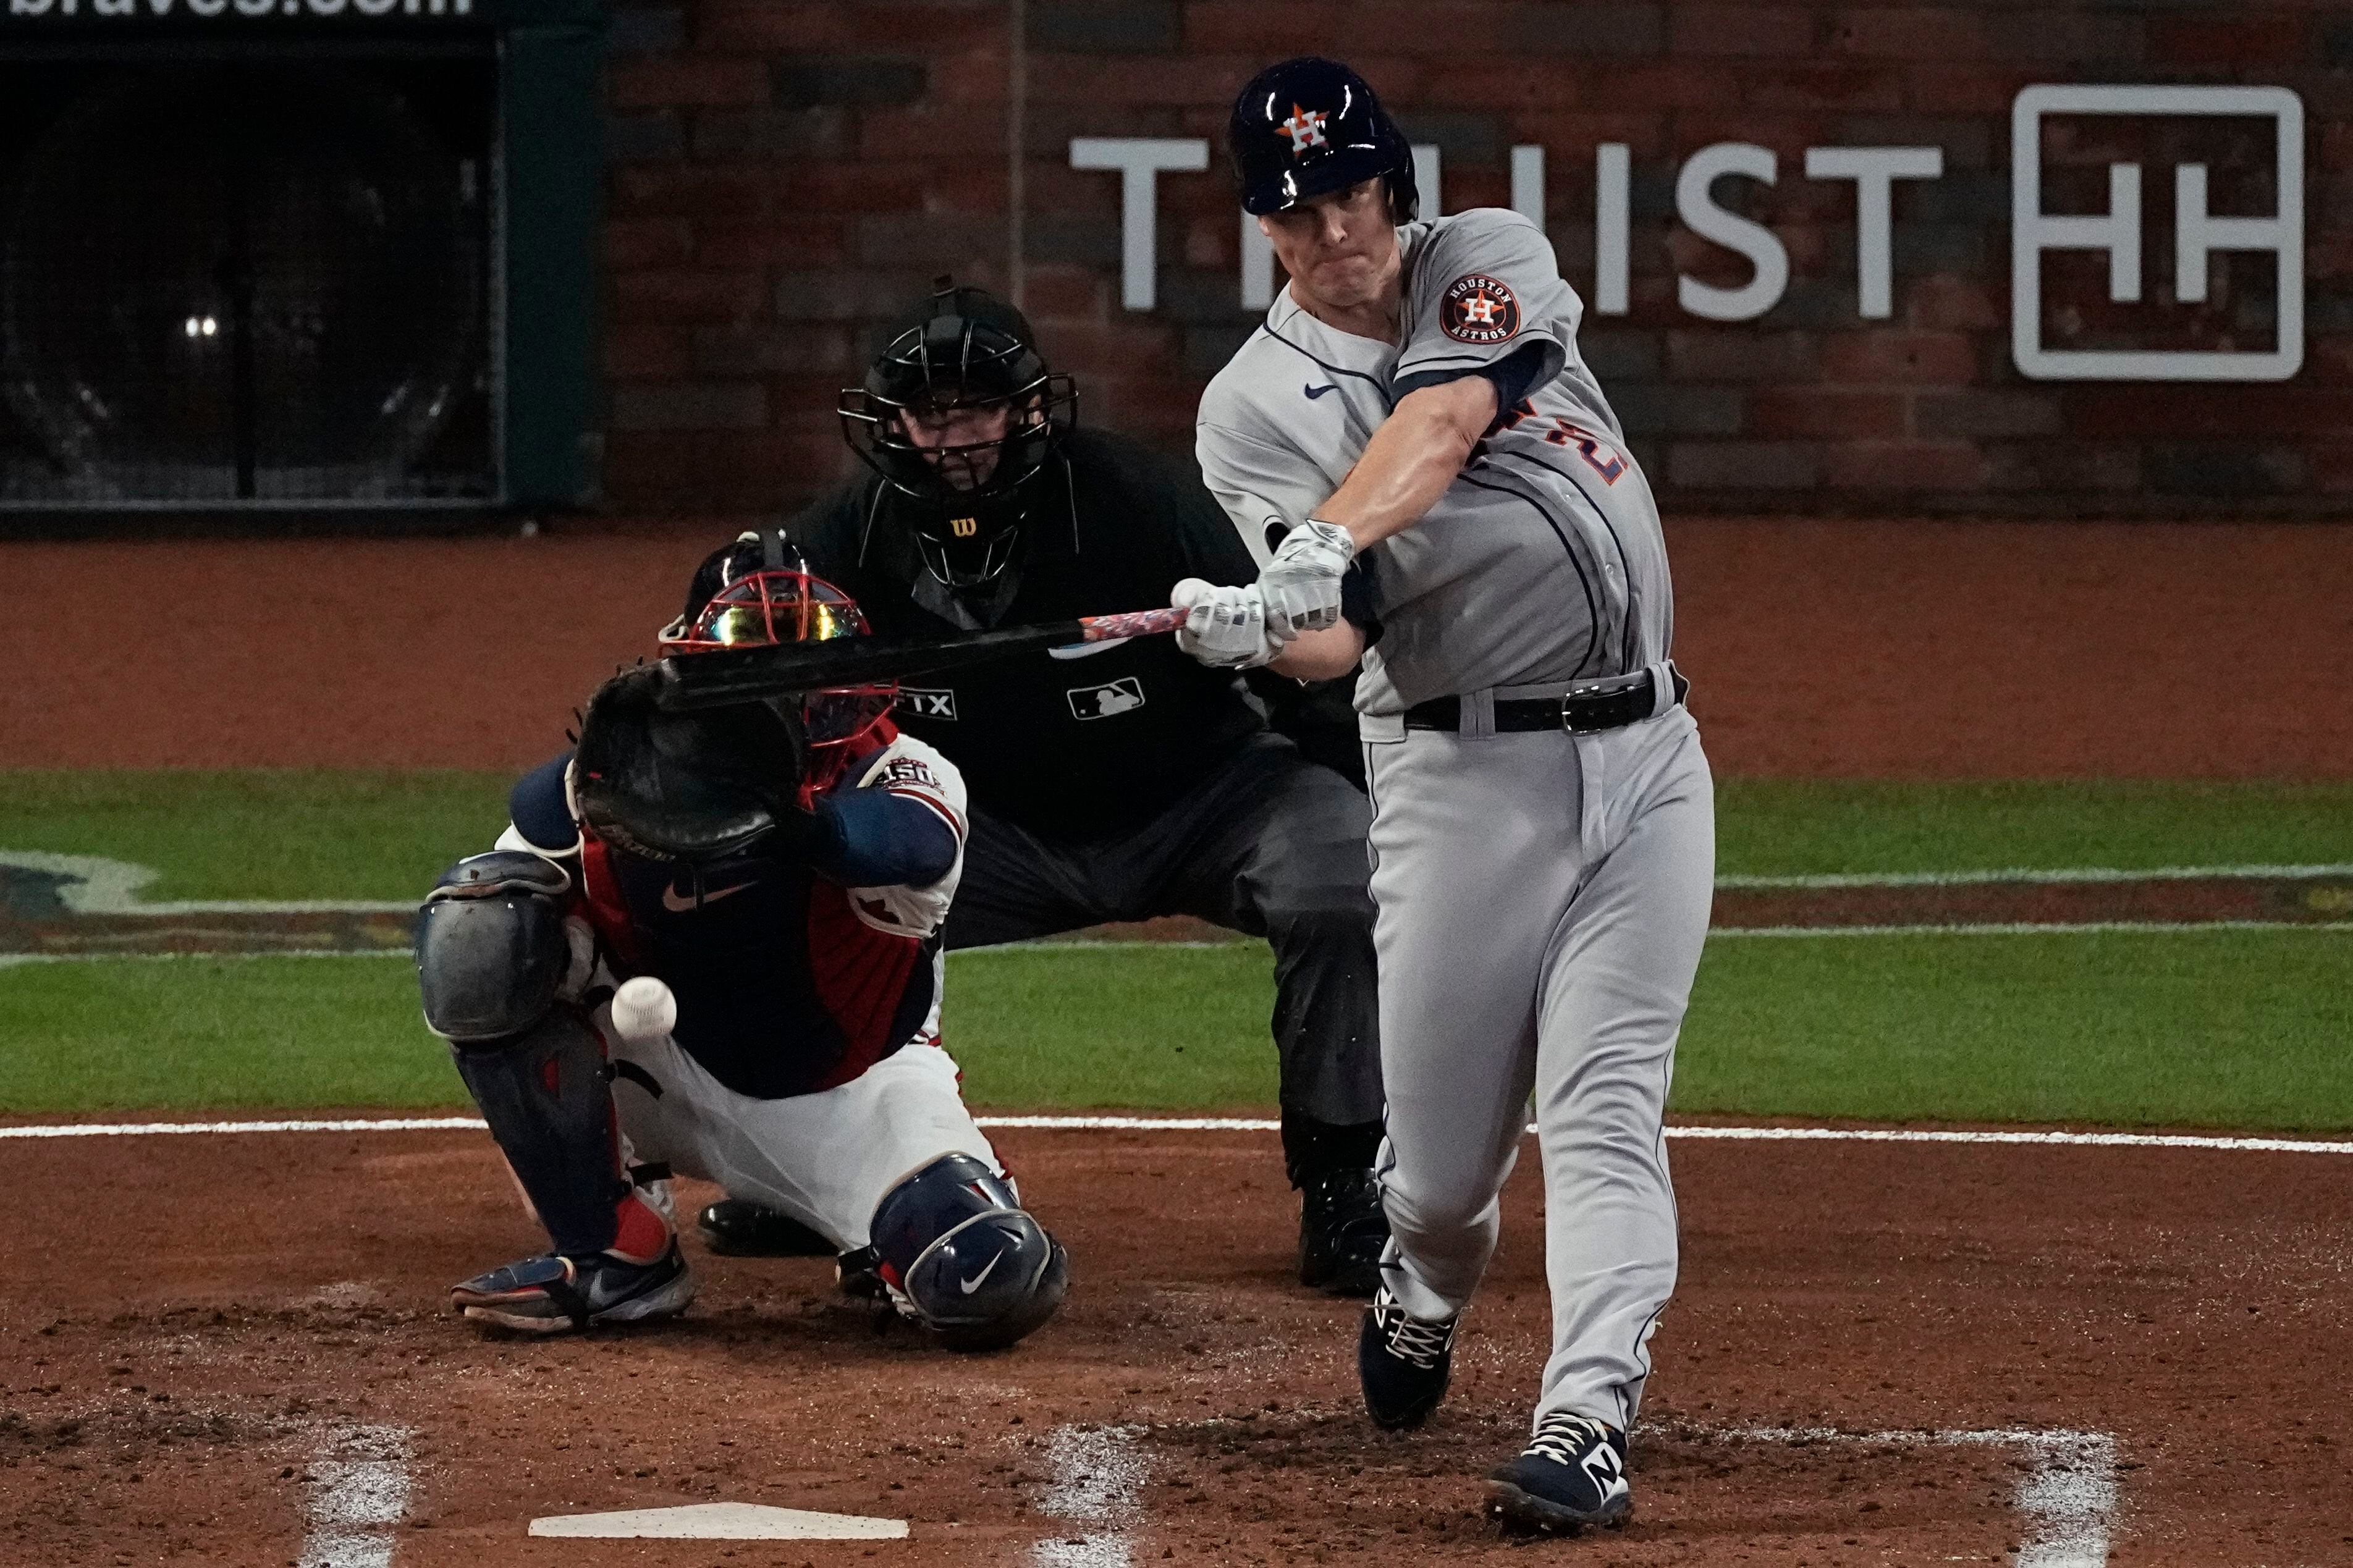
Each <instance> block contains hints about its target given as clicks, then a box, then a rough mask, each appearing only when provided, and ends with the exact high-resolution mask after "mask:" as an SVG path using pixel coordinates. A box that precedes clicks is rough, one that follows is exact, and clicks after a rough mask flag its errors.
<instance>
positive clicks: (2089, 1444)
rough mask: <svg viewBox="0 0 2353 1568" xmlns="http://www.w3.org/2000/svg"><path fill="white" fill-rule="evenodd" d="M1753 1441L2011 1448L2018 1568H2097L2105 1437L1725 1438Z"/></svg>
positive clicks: (1825, 1432)
mask: <svg viewBox="0 0 2353 1568" xmlns="http://www.w3.org/2000/svg"><path fill="white" fill-rule="evenodd" d="M1725 1436H1728V1437H1734V1438H1742V1439H1746V1440H1747V1441H1749V1442H1753V1443H1857V1444H1864V1445H1868V1446H1871V1447H1893V1446H1897V1445H1908V1444H1922V1443H1936V1444H1948V1445H1969V1446H1978V1445H1984V1446H1991V1447H2005V1448H2016V1449H2018V1450H2020V1451H2021V1452H2022V1453H2023V1454H2024V1455H2025V1456H2026V1461H2027V1468H2026V1474H2025V1476H2024V1477H2023V1478H2021V1479H2020V1481H2019V1483H2018V1491H2017V1493H2016V1495H2015V1502H2016V1505H2017V1508H2018V1511H2019V1512H2020V1513H2021V1514H2023V1515H2025V1516H2026V1521H2027V1529H2028V1531H2029V1537H2028V1540H2027V1542H2026V1544H2025V1545H2024V1546H2022V1547H2021V1548H2020V1549H2019V1553H2018V1568H2105V1565H2106V1563H2107V1561H2108V1532H2109V1530H2110V1527H2111V1525H2112V1523H2113V1521H2114V1520H2115V1518H2116V1438H2115V1437H2114V1436H2111V1435H2109V1434H2108V1433H2105V1432H2073V1431H2068V1430H2065V1429H2063V1428H2061V1429H2056V1430H2045V1431H2037V1430H2033V1429H2031V1428H1995V1429H1991V1430H1982V1431H1972V1430H1949V1431H1942V1432H1841V1431H1837V1430H1835V1429H1833V1428H1831V1427H1827V1426H1823V1427H1804V1426H1798V1427H1792V1426H1761V1427H1752V1428H1749V1429H1747V1430H1745V1431H1735V1432H1728V1433H1726V1434H1725Z"/></svg>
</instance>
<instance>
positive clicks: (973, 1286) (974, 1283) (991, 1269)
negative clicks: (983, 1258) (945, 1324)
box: [956, 1252, 1005, 1296]
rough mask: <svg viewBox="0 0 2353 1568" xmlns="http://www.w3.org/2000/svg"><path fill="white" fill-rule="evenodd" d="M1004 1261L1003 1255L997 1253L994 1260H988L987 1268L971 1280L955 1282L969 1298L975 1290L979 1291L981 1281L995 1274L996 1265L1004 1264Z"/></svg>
mask: <svg viewBox="0 0 2353 1568" xmlns="http://www.w3.org/2000/svg"><path fill="white" fill-rule="evenodd" d="M1004 1261H1005V1254H1003V1253H1001V1252H1000V1253H998V1254H997V1256H996V1257H994V1258H990V1259H989V1260H988V1267H987V1268H984V1269H982V1270H981V1271H980V1272H979V1273H977V1274H976V1275H974V1276H973V1277H972V1278H971V1279H959V1280H957V1281H956V1283H957V1284H958V1285H959V1286H961V1287H963V1289H964V1293H965V1295H967V1296H969V1295H971V1294H972V1293H973V1292H974V1291H975V1290H977V1289H980V1285H981V1281H982V1280H984V1279H987V1278H988V1277H989V1276H990V1275H991V1274H993V1273H995V1272H996V1271H997V1265H998V1264H1000V1263H1002V1262H1004Z"/></svg>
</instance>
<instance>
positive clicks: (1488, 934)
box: [1364, 693, 1715, 1429]
mask: <svg viewBox="0 0 2353 1568" xmlns="http://www.w3.org/2000/svg"><path fill="white" fill-rule="evenodd" d="M1489 695H1490V694H1485V693H1477V694H1472V696H1471V697H1467V698H1466V699H1465V700H1464V711H1465V715H1466V717H1465V723H1464V731H1463V732H1462V733H1459V734H1458V733H1453V732H1449V731H1426V730H1414V731H1407V730H1404V729H1403V728H1402V726H1401V724H1400V723H1399V721H1395V720H1390V721H1386V724H1385V722H1384V721H1378V720H1373V719H1367V720H1366V721H1365V726H1364V728H1365V734H1366V758H1367V762H1368V767H1367V773H1368V774H1369V776H1370V781H1371V786H1372V798H1373V808H1374V817H1373V826H1372V844H1373V849H1374V870H1373V884H1372V886H1373V900H1374V902H1375V905H1376V906H1377V910H1378V916H1377V921H1376V924H1375V928H1374V940H1375V945H1376V948H1377V952H1378V953H1379V958H1380V972H1381V1071H1382V1077H1383V1079H1384V1080H1385V1082H1386V1084H1387V1086H1388V1129H1387V1131H1388V1137H1387V1139H1386V1141H1385V1142H1384V1143H1383V1146H1382V1151H1381V1155H1380V1161H1379V1163H1378V1166H1377V1169H1378V1171H1379V1173H1380V1177H1381V1184H1382V1196H1383V1203H1384V1205H1385V1206H1386V1207H1387V1209H1388V1218H1389V1226H1390V1229H1391V1231H1392V1233H1393V1239H1392V1241H1391V1243H1390V1247H1389V1251H1388V1258H1387V1261H1386V1264H1385V1267H1384V1269H1383V1275H1384V1278H1385V1279H1386V1281H1387V1283H1388V1288H1389V1289H1390V1290H1391V1291H1392V1292H1393V1293H1394V1294H1395V1295H1396V1297H1397V1299H1398V1303H1399V1304H1400V1305H1401V1306H1403V1307H1404V1308H1405V1310H1407V1311H1409V1312H1410V1313H1412V1314H1413V1315H1414V1316H1416V1317H1419V1318H1430V1319H1438V1318H1445V1317H1449V1316H1451V1315H1452V1314H1454V1313H1456V1312H1459V1311H1461V1310H1462V1309H1463V1307H1464V1306H1465V1305H1466V1304H1468V1302H1469V1301H1470V1300H1471V1297H1472V1292H1473V1291H1474V1290H1475V1289H1477V1288H1478V1284H1479V1279H1480V1276H1481V1275H1482V1274H1483V1273H1484V1272H1485V1270H1486V1268H1487V1261H1488V1259H1489V1258H1491V1257H1493V1253H1494V1249H1495V1237H1496V1229H1497V1219H1498V1214H1499V1206H1500V1205H1499V1204H1498V1201H1497V1194H1499V1193H1500V1192H1501V1191H1502V1189H1503V1185H1504V1178H1505V1177H1506V1176H1508V1175H1509V1174H1510V1173H1511V1170H1512V1166H1513V1163H1514V1160H1515V1159H1516V1157H1517V1154H1518V1150H1519V1142H1520V1139H1521V1137H1522V1130H1523V1128H1524V1127H1525V1119H1526V1115H1527V1109H1528V1103H1529V1096H1530V1094H1531V1092H1533V1094H1534V1096H1535V1121H1536V1139H1537V1144H1538V1148H1539V1151H1540V1152H1541V1154H1542V1156H1543V1160H1544V1182H1545V1271H1546V1278H1547V1279H1548V1281H1549V1282H1550V1285H1551V1289H1552V1356H1551V1359H1550V1360H1549V1361H1547V1362H1546V1364H1545V1371H1544V1384H1543V1389H1542V1392H1541V1394H1540V1395H1539V1396H1538V1399H1537V1403H1536V1416H1537V1418H1538V1419H1539V1420H1541V1419H1542V1418H1543V1417H1544V1416H1546V1415H1551V1414H1554V1413H1556V1412H1566V1413H1571V1414H1576V1415H1589V1416H1594V1417H1598V1418H1599V1419H1600V1420H1603V1421H1607V1422H1609V1424H1611V1425H1612V1426H1618V1427H1620V1428H1621V1429H1626V1428H1630V1427H1631V1426H1632V1424H1633V1421H1634V1416H1635V1414H1636V1411H1637V1408H1638V1407H1639V1405H1640V1404H1641V1394H1642V1384H1643V1380H1644V1379H1645V1378H1646V1377H1647V1376H1648V1375H1649V1373H1650V1369H1651V1357H1650V1351H1649V1349H1648V1341H1649V1339H1650V1335H1651V1329H1652V1328H1653V1327H1654V1326H1655V1324H1656V1323H1657V1321H1658V1318H1659V1314H1660V1313H1661V1312H1662V1311H1664V1310H1665V1309H1666V1305H1667V1299H1668V1298H1669V1297H1670V1296H1671V1295H1672V1294H1673V1291H1674V1285H1675V1263H1676V1253H1675V1203H1674V1192H1673V1189H1672V1186H1671V1185H1670V1184H1669V1181H1668V1175H1667V1149H1666V1140H1665V1133H1664V1127H1663V1119H1664V1116H1665V1112H1666V1102H1667V1089H1668V1085H1669V1083H1670V1082H1671V1080H1672V1077H1673V1072H1674V1053H1675V1037H1676V1035H1677V1033H1678V1032H1679V1031H1680V1029H1681V1028H1682V1025H1683V1009H1684V1006H1685V1005H1686V1003H1687V1002H1688V1001H1689V999H1690V996H1691V986H1692V978H1693V975H1694V973H1695V972H1696V971H1697V969H1698V967H1699V957H1700V949H1701V946H1702V944H1703V942H1704V940H1705V938H1706V934H1707V921H1708V908H1709V903H1710V900H1712V898H1713V896H1714V880H1715V786H1714V784H1713V782H1712V780H1711V778H1710V776H1709V773H1708V766H1707V759H1706V757H1705V755H1704V753H1703V752H1701V750H1700V742H1699V727H1698V725H1697V724H1696V723H1694V721H1693V719H1692V717H1691V715H1690V713H1689V712H1688V711H1686V710H1683V709H1682V708H1672V709H1669V710H1666V711H1665V712H1663V713H1660V714H1656V715H1654V716H1652V717H1651V718H1649V719H1646V720H1643V721H1639V722H1637V723H1634V724H1630V725H1627V726H1625V727H1624V728H1622V729H1618V730H1611V731H1603V732H1600V733H1599V734H1590V735H1574V734H1570V733H1568V732H1567V731H1536V732H1530V733H1514V734H1502V735H1498V734H1493V733H1485V734H1481V733H1476V732H1475V731H1478V730H1480V729H1482V728H1486V727H1487V726H1486V725H1483V724H1482V723H1481V722H1480V721H1479V715H1481V714H1482V713H1485V712H1491V711H1492V710H1491V709H1488V708H1486V706H1485V704H1484V701H1483V699H1484V698H1486V697H1488V696H1489Z"/></svg>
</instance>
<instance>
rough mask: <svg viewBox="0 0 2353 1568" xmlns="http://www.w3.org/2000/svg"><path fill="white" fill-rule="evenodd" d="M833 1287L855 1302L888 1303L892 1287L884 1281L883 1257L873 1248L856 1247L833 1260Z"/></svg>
mask: <svg viewBox="0 0 2353 1568" xmlns="http://www.w3.org/2000/svg"><path fill="white" fill-rule="evenodd" d="M833 1285H834V1289H837V1290H839V1291H840V1292H841V1293H842V1294H843V1295H845V1296H847V1297H849V1299H850V1300H853V1301H887V1300H890V1299H891V1287H890V1286H889V1285H888V1284H887V1283H885V1282H884V1280H883V1279H882V1255H881V1253H879V1252H877V1251H875V1250H874V1249H873V1248H872V1247H855V1248H853V1249H851V1250H850V1251H848V1252H845V1253H843V1254H842V1255H841V1256H840V1257H839V1258H835V1259H834V1260H833Z"/></svg>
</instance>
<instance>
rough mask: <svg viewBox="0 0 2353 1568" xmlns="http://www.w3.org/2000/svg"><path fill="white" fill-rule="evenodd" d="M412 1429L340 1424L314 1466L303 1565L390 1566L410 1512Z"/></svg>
mask: <svg viewBox="0 0 2353 1568" xmlns="http://www.w3.org/2000/svg"><path fill="white" fill-rule="evenodd" d="M408 1436H409V1434H408V1428H407V1427H406V1426H346V1425H342V1424H338V1425H335V1426H329V1427H327V1428H325V1429H324V1430H323V1431H322V1432H321V1433H320V1435H319V1443H318V1448H317V1451H316V1452H315V1453H314V1454H313V1455H312V1457H311V1464H310V1500H309V1504H308V1506H307V1507H306V1508H305V1509H304V1510H303V1512H304V1521H305V1529H304V1533H303V1536H302V1552H301V1556H299V1557H298V1558H296V1559H295V1561H296V1562H297V1563H300V1564H301V1568H391V1563H392V1552H393V1545H394V1542H395V1541H396V1539H397V1536H396V1534H395V1530H396V1526H398V1524H399V1523H400V1521H401V1520H402V1519H403V1518H404V1517H406V1514H407V1512H408V1494H409V1472H408Z"/></svg>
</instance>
